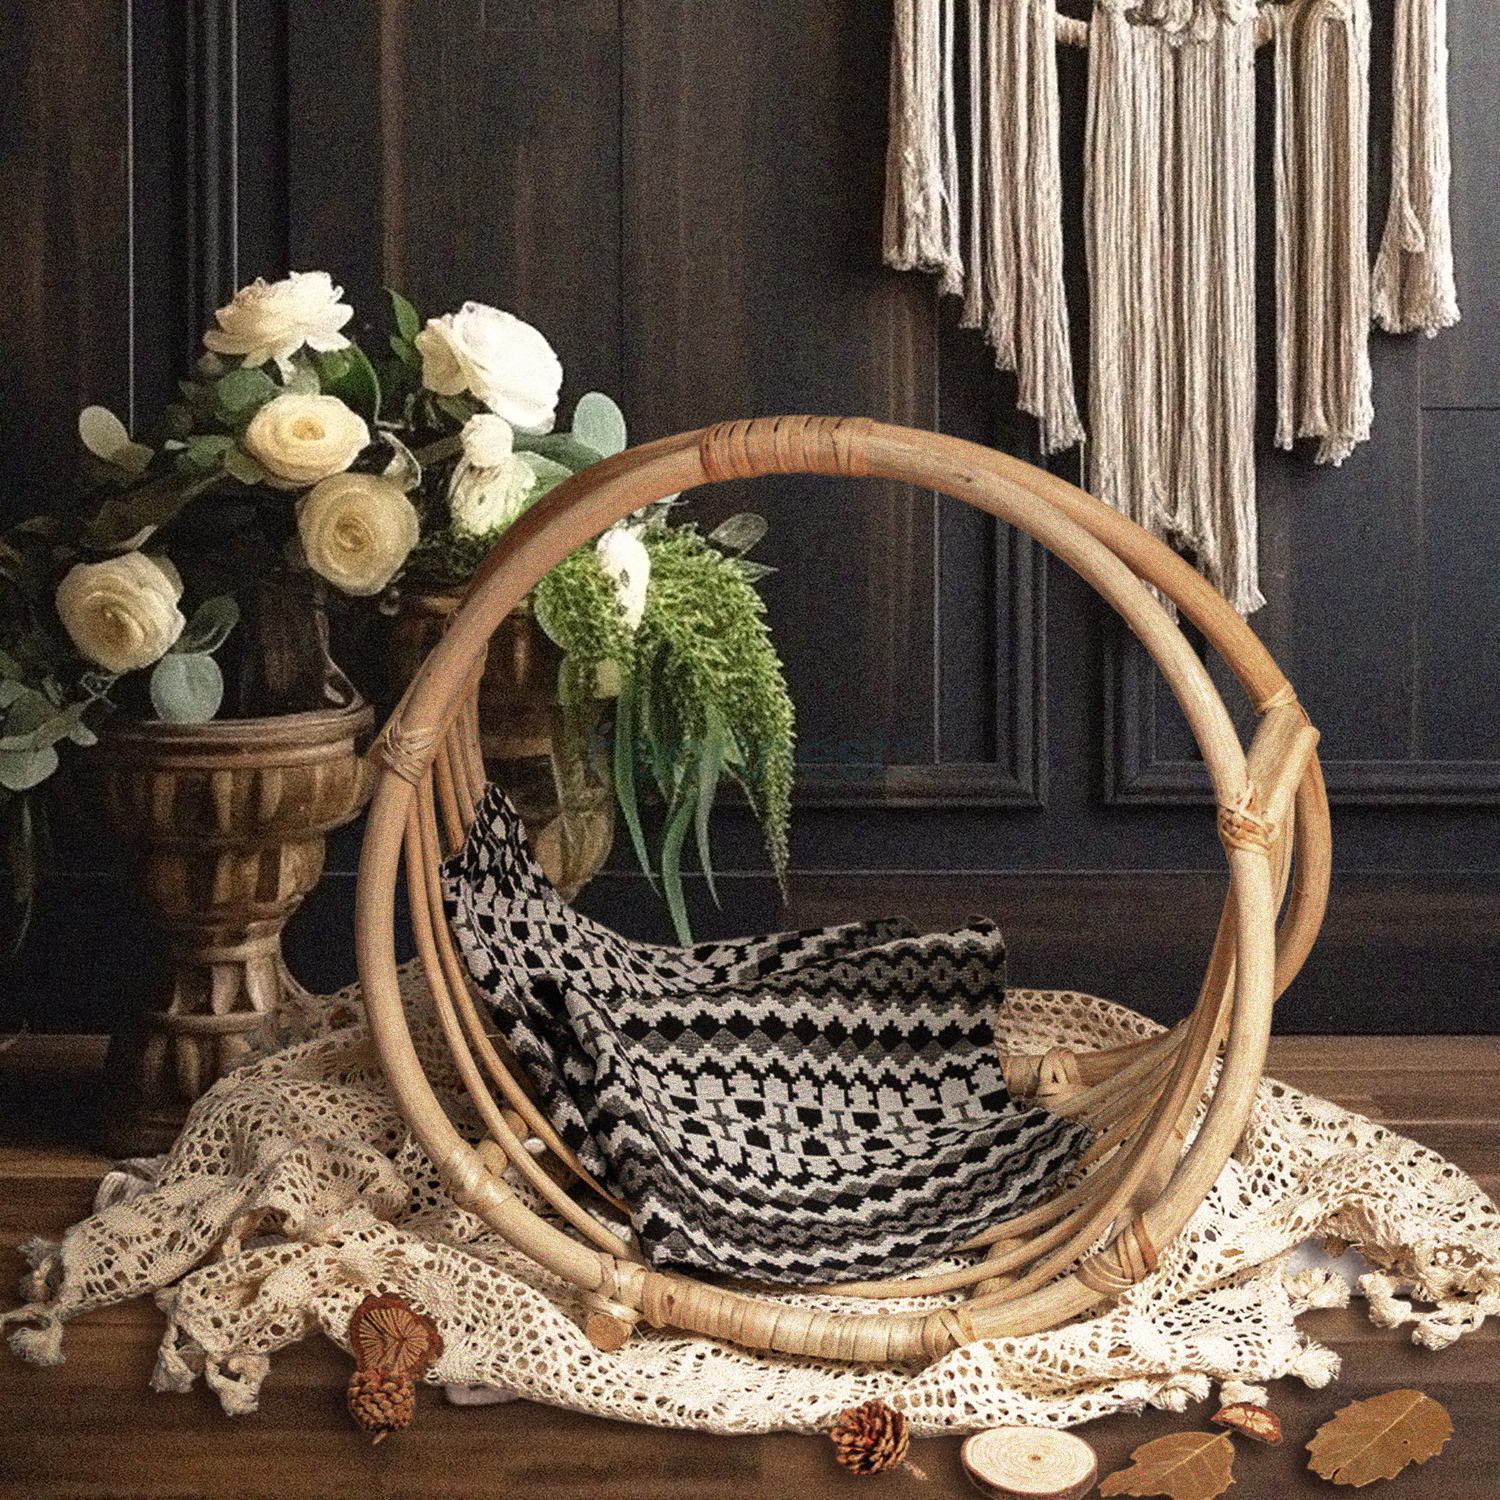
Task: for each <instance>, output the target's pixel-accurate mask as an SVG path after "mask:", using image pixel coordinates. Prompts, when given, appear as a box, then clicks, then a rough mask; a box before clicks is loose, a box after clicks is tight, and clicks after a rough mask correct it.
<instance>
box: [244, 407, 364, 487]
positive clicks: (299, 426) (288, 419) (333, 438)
mask: <svg viewBox="0 0 1500 1500" xmlns="http://www.w3.org/2000/svg"><path fill="white" fill-rule="evenodd" d="M369 441H370V429H369V428H368V427H367V426H365V420H364V418H363V417H361V416H360V415H359V413H358V412H355V411H351V410H350V409H349V407H347V406H345V405H344V403H343V402H342V401H340V400H339V398H338V397H337V396H304V395H299V394H297V393H296V392H295V391H288V392H287V393H286V394H285V395H283V396H274V397H272V399H271V400H269V401H267V402H266V404H265V405H264V406H263V407H261V409H260V410H259V411H258V412H256V414H255V415H254V416H253V417H251V419H250V425H249V426H248V427H247V428H246V429H245V437H244V443H245V449H246V451H247V452H248V453H249V454H250V455H251V457H252V458H254V459H255V460H256V462H257V463H259V464H260V466H261V467H262V468H263V469H265V470H266V472H267V474H268V475H269V476H270V482H271V483H272V484H273V485H275V486H276V487H277V488H278V489H297V488H299V487H300V486H302V485H304V484H316V483H317V482H318V481H319V480H320V479H327V478H328V476H329V475H330V474H341V473H343V471H344V470H345V469H347V468H348V467H349V465H350V464H352V463H353V462H354V460H355V459H356V458H358V457H359V453H360V450H361V449H362V448H364V447H365V446H366V445H367V444H368V443H369Z"/></svg>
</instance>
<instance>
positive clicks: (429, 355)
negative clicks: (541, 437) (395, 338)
mask: <svg viewBox="0 0 1500 1500" xmlns="http://www.w3.org/2000/svg"><path fill="white" fill-rule="evenodd" d="M412 342H413V344H414V346H415V347H416V350H417V353H418V354H420V355H421V356H422V384H423V385H425V386H426V387H427V389H428V390H430V391H433V392H434V393H436V394H437V395H439V396H458V395H461V394H462V393H463V392H464V391H468V392H469V393H470V394H471V395H473V396H475V397H476V398H477V399H478V400H480V401H482V402H483V403H484V404H485V405H486V406H487V407H489V409H490V410H491V411H492V412H494V413H496V415H498V416H501V417H504V418H505V420H506V421H507V422H509V423H510V424H511V426H512V427H516V428H519V429H520V430H521V431H522V432H550V431H551V429H552V423H553V421H554V419H555V418H556V415H557V397H558V393H559V392H560V391H561V389H562V362H561V361H560V360H559V359H558V357H557V355H556V354H555V353H554V352H553V349H552V345H551V344H549V343H548V342H547V340H546V339H545V338H543V337H542V335H541V334H540V333H538V332H537V330H536V329H535V328H533V327H532V326H531V324H530V323H523V322H522V321H521V319H520V318H518V317H516V316H515V314H514V313H508V312H501V311H500V310H499V308H495V307H486V306H485V304H484V303H482V302H465V303H464V305H463V307H462V308H460V309H459V311H458V312H456V313H444V314H443V316H442V317H440V318H429V319H428V320H427V326H426V327H425V328H424V329H423V330H422V331H421V332H420V333H419V334H418V335H417V336H416V338H415V339H413V340H412Z"/></svg>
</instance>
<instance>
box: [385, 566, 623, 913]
mask: <svg viewBox="0 0 1500 1500" xmlns="http://www.w3.org/2000/svg"><path fill="white" fill-rule="evenodd" d="M462 602H463V600H462V595H460V594H457V593H443V592H433V593H416V592H413V593H404V594H403V595H402V599H401V610H400V613H399V614H398V615H397V616H396V618H395V620H394V621H393V629H392V641H391V665H392V669H393V671H394V672H395V674H396V681H395V683H394V684H393V686H394V687H395V688H396V689H397V690H398V691H399V690H401V689H403V688H404V687H405V686H406V684H407V683H408V682H410V681H411V679H412V678H413V677H414V676H415V675H416V671H417V668H418V667H419V666H421V664H422V662H423V660H424V659H425V658H426V656H427V654H428V652H430V651H431V650H432V648H433V647H434V646H435V645H437V643H438V641H439V640H441V639H442V635H443V631H444V629H445V628H446V627H447V623H448V617H449V615H451V614H452V613H453V611H454V610H456V609H457V608H458V606H459V605H460V604H461V603H462ZM561 664H562V652H561V650H560V649H559V648H558V647H557V646H556V645H554V644H553V642H552V641H550V640H549V639H548V638H547V636H546V634H545V633H544V632H543V630H542V628H541V626H540V625H538V624H537V622H536V617H535V615H534V614H533V613H532V611H531V605H530V603H529V601H527V600H524V599H523V600H522V601H521V603H520V604H519V605H517V606H516V608H515V609H513V610H512V611H511V612H510V613H509V614H508V615H507V616H506V617H505V618H504V619H503V620H501V622H500V624H499V626H498V627H497V628H496V630H495V633H494V635H492V636H491V637H490V643H489V651H488V653H487V654H486V656H485V662H484V674H483V676H482V677H481V678H480V681H479V746H480V751H481V753H482V754H483V756H484V767H485V774H486V775H487V776H488V777H489V779H490V780H491V781H493V782H497V783H498V784H499V785H500V786H501V787H502V788H504V790H505V794H506V796H507V797H509V798H510V800H511V802H512V803H513V804H514V805H515V809H516V812H517V813H519V814H520V817H521V821H522V823H524V824H525V826H526V837H527V840H528V841H529V843H530V844H531V851H532V853H533V854H534V855H535V856H536V859H537V863H538V864H540V865H541V867H542V869H543V871H544V872H545V873H546V876H547V878H548V879H549V880H550V881H551V882H552V884H553V885H554V886H555V887H556V888H557V891H558V894H559V895H560V896H562V898H563V900H565V901H571V900H573V898H574V897H575V896H576V895H577V894H578V892H579V891H580V890H582V888H583V887H584V886H585V885H586V884H587V883H588V882H589V881H590V880H592V879H593V877H594V876H595V875H597V874H598V873H599V871H600V870H601V869H602V868H603V866H604V862H605V860H607V859H608V858H609V851H610V847H611V845H612V844H613V843H614V836H615V802H614V793H613V790H612V788H611V784H610V779H609V773H608V770H607V766H606V759H607V757H605V756H604V754H603V751H602V744H601V743H600V742H598V741H597V740H596V739H594V738H593V737H591V736H590V735H589V733H588V732H587V730H585V731H584V732H583V734H582V735H580V734H579V733H578V732H577V731H576V730H575V731H574V732H572V733H570V732H569V728H568V725H567V723H566V722H565V717H564V715H563V712H562V710H561V709H560V708H559V707H558V703H557V673H558V668H559V667H560V666H561ZM608 706H609V703H608V700H604V699H601V700H600V704H599V708H600V715H599V716H600V717H601V718H602V716H603V714H604V712H605V711H606V710H607V708H608Z"/></svg>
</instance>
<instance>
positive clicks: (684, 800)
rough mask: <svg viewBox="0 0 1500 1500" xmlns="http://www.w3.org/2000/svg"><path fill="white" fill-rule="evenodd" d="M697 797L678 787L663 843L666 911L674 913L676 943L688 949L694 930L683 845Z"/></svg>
mask: <svg viewBox="0 0 1500 1500" xmlns="http://www.w3.org/2000/svg"><path fill="white" fill-rule="evenodd" d="M695 805H696V801H695V799H694V798H692V797H690V796H688V795H687V792H686V790H685V788H682V787H679V789H678V797H677V801H676V805H675V806H674V807H672V808H671V815H670V816H669V818H668V819H667V831H666V833H665V834H663V835H662V841H661V883H662V890H663V893H664V894H665V896H666V898H667V910H668V911H669V912H670V913H671V914H672V926H673V927H674V928H675V929H676V931H677V941H678V942H679V943H681V944H682V945H683V947H687V946H688V945H689V944H690V943H691V942H692V941H693V929H692V927H691V926H690V925H689V923H688V914H687V902H686V901H685V900H684V899H683V894H682V846H683V843H684V842H685V841H686V839H687V831H688V828H689V827H690V826H691V824H692V821H693V809H694V807H695Z"/></svg>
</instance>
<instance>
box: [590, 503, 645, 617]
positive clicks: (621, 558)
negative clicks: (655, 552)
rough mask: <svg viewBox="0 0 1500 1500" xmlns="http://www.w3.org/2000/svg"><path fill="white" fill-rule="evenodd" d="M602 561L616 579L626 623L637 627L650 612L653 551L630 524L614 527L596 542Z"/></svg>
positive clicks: (611, 576) (617, 592) (609, 573)
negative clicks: (642, 617) (651, 551)
mask: <svg viewBox="0 0 1500 1500" xmlns="http://www.w3.org/2000/svg"><path fill="white" fill-rule="evenodd" d="M594 545H595V550H596V551H597V552H598V554H599V565H600V566H601V567H602V568H603V569H604V571H605V573H606V574H607V575H608V576H609V577H610V578H611V579H613V581H614V585H615V597H616V598H617V599H618V600H619V601H620V611H621V613H622V614H623V615H624V616H625V624H626V625H627V626H628V627H629V628H630V629H631V630H634V629H635V628H636V626H637V625H639V624H640V623H641V616H642V615H643V614H645V612H646V585H647V584H648V583H649V582H650V580H651V554H650V553H649V552H647V551H646V544H645V543H644V542H643V541H642V540H641V539H640V537H639V536H638V535H637V534H636V532H635V531H634V529H633V528H631V527H629V526H619V527H612V528H611V529H610V530H609V531H606V532H605V533H604V535H603V536H601V537H600V538H599V540H598V541H597V542H596V543H595V544H594Z"/></svg>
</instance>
